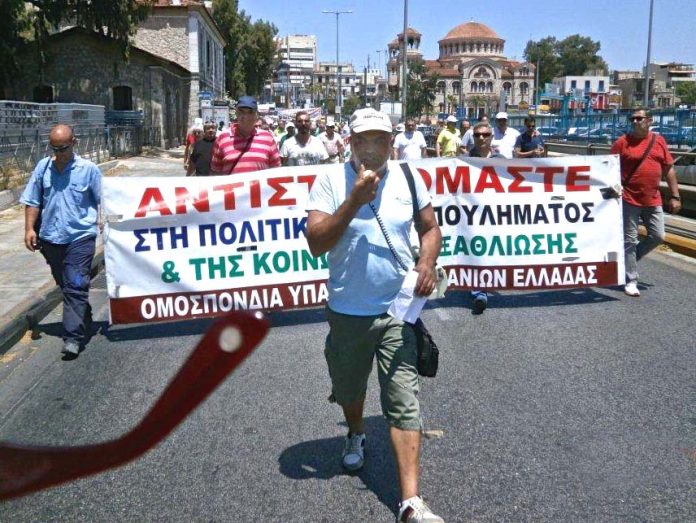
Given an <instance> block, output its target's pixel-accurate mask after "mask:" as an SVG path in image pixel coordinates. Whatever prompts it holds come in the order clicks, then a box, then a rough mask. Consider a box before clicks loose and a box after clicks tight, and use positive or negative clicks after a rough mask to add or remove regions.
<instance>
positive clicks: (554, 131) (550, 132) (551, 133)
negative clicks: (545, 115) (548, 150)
mask: <svg viewBox="0 0 696 523" xmlns="http://www.w3.org/2000/svg"><path fill="white" fill-rule="evenodd" d="M536 130H537V131H539V134H541V136H543V137H544V138H556V137H557V136H559V134H560V131H559V129H558V127H537V129H536Z"/></svg>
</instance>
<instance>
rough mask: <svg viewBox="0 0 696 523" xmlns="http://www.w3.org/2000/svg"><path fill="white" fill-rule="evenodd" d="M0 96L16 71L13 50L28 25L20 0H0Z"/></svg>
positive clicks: (18, 43)
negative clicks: (1, 14) (0, 13)
mask: <svg viewBox="0 0 696 523" xmlns="http://www.w3.org/2000/svg"><path fill="white" fill-rule="evenodd" d="M0 12H2V13H3V16H1V17H0V34H1V35H2V38H0V96H2V94H3V91H4V88H5V87H6V86H7V85H8V84H9V83H10V79H11V78H12V77H13V76H14V75H15V73H16V72H17V62H16V59H15V51H16V49H17V47H19V45H21V43H22V41H23V39H22V37H21V32H22V31H23V30H25V29H26V28H27V27H28V25H29V20H28V18H27V16H26V10H25V8H24V2H23V1H22V0H0Z"/></svg>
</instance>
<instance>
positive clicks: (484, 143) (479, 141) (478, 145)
mask: <svg viewBox="0 0 696 523" xmlns="http://www.w3.org/2000/svg"><path fill="white" fill-rule="evenodd" d="M471 136H472V138H473V140H474V145H473V147H471V149H470V150H469V156H471V157H473V158H494V157H496V156H498V157H502V155H500V154H496V153H494V152H493V149H492V147H491V143H492V141H493V129H491V125H490V124H489V123H488V118H486V119H485V121H481V122H479V123H477V124H476V125H474V128H473V129H472V130H471ZM471 298H472V299H473V303H474V304H473V308H472V310H471V312H472V313H473V314H483V311H485V310H486V308H487V307H488V293H487V292H486V291H484V290H482V289H477V290H473V291H471Z"/></svg>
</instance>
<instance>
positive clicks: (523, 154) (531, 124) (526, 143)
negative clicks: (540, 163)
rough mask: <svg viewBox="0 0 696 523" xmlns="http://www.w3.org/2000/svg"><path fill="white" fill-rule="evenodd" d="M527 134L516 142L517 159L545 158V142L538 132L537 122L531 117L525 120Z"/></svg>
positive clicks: (520, 136)
mask: <svg viewBox="0 0 696 523" xmlns="http://www.w3.org/2000/svg"><path fill="white" fill-rule="evenodd" d="M524 126H525V127H526V128H527V130H526V131H525V132H523V133H522V134H521V135H519V136H518V137H517V141H516V142H515V157H516V158H540V157H542V156H544V140H542V138H541V135H540V134H539V133H537V132H536V121H535V120H534V118H532V117H531V116H528V117H527V118H525V119H524Z"/></svg>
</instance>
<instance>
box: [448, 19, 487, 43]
mask: <svg viewBox="0 0 696 523" xmlns="http://www.w3.org/2000/svg"><path fill="white" fill-rule="evenodd" d="M462 38H467V39H469V38H477V39H481V38H490V39H495V40H500V39H501V38H500V37H499V36H498V34H497V33H496V32H495V31H494V30H493V29H491V28H490V27H488V26H487V25H485V24H480V23H478V22H466V23H464V24H459V25H458V26H457V27H454V28H452V29H451V30H450V32H449V33H447V35H446V36H445V37H444V38H443V39H442V40H441V41H444V40H454V39H456V40H459V39H462Z"/></svg>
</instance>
